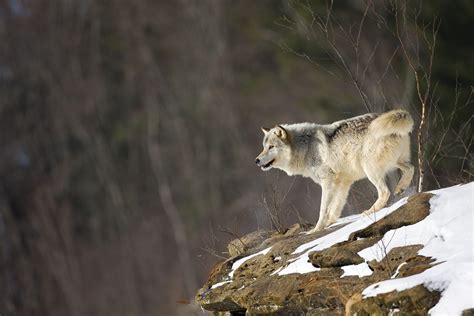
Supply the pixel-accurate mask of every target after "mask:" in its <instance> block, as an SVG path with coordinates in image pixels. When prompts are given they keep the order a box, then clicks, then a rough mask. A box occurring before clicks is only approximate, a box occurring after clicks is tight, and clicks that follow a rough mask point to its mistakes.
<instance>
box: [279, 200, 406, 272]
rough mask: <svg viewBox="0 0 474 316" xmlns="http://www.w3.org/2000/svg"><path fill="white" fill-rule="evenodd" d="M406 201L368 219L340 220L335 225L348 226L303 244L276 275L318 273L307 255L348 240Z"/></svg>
mask: <svg viewBox="0 0 474 316" xmlns="http://www.w3.org/2000/svg"><path fill="white" fill-rule="evenodd" d="M406 201H407V199H406V198H404V199H401V200H400V201H398V202H396V203H395V204H393V205H392V206H390V207H387V208H384V209H381V210H380V211H378V212H377V213H375V214H373V215H371V216H370V217H368V216H366V215H363V214H359V215H356V216H351V217H350V220H348V219H347V218H342V219H340V220H339V221H338V222H337V223H336V224H338V225H339V224H340V223H347V222H349V223H350V224H347V225H346V226H344V227H342V228H340V229H338V230H336V231H334V232H332V233H330V234H327V235H325V236H323V237H321V238H317V239H315V240H313V241H310V242H308V243H305V244H303V245H301V246H299V247H298V248H296V250H295V251H294V252H293V254H298V253H301V254H300V255H299V256H298V257H297V259H296V260H295V261H293V262H292V263H290V264H289V265H288V266H287V267H285V268H283V269H282V270H281V271H279V272H278V275H286V274H291V273H308V272H314V271H319V270H320V269H319V268H315V267H313V265H312V264H311V263H310V262H308V254H309V253H310V252H311V251H316V250H323V249H326V248H329V247H331V246H332V245H334V244H336V243H338V242H341V241H344V240H347V238H349V235H350V234H351V233H352V232H355V231H357V230H360V229H363V228H365V227H367V226H369V225H370V224H372V223H373V222H374V220H379V219H381V218H383V217H384V216H387V215H388V214H390V213H391V212H393V211H395V210H396V209H397V208H399V207H400V206H402V205H403V204H405V203H406Z"/></svg>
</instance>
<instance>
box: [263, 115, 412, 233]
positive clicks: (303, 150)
mask: <svg viewBox="0 0 474 316" xmlns="http://www.w3.org/2000/svg"><path fill="white" fill-rule="evenodd" d="M412 129H413V118H412V117H411V115H410V114H409V113H408V112H407V111H405V110H400V109H398V110H392V111H389V112H385V113H382V114H378V113H369V114H364V115H360V116H356V117H353V118H349V119H346V120H342V121H337V122H334V123H332V124H327V125H320V124H315V123H297V124H282V125H276V126H275V127H273V128H264V127H262V131H263V133H264V138H263V151H262V152H261V153H260V154H259V155H258V156H257V158H256V159H255V163H256V164H257V166H259V167H260V168H261V169H262V170H264V171H267V170H270V169H272V168H277V169H280V170H283V171H284V172H286V173H287V174H288V175H290V176H292V175H301V176H303V177H308V178H311V179H312V180H313V181H314V182H316V183H317V184H319V185H321V188H322V197H321V206H320V211H319V219H318V222H317V224H316V226H315V227H314V228H313V229H312V230H311V231H310V233H311V232H315V231H319V230H322V229H324V228H326V227H327V226H329V225H331V224H333V223H334V222H336V220H337V219H338V218H339V217H340V216H341V212H342V209H343V208H344V205H345V204H346V200H347V196H348V194H349V190H350V188H351V186H352V184H353V183H354V182H355V181H358V180H360V179H364V178H368V179H369V181H370V182H371V183H372V184H373V185H374V186H375V187H376V189H377V195H378V197H377V200H376V201H375V203H374V204H373V205H372V206H371V207H370V208H369V209H368V210H366V211H365V212H364V214H366V215H370V214H372V213H374V212H376V211H378V210H380V209H381V208H383V207H384V206H385V204H386V203H387V201H388V199H389V197H390V190H389V188H388V186H387V183H386V182H385V176H386V174H387V173H388V172H390V171H392V170H395V169H400V171H401V177H400V180H399V182H398V184H397V185H396V187H395V190H394V193H395V194H399V193H401V192H402V191H404V190H405V189H407V188H408V186H409V185H410V183H411V180H412V178H413V173H414V168H413V165H412V164H411V163H410V134H411V131H412Z"/></svg>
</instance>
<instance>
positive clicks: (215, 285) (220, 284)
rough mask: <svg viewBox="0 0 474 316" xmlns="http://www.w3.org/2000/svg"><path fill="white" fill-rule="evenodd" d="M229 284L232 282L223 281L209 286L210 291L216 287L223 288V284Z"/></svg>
mask: <svg viewBox="0 0 474 316" xmlns="http://www.w3.org/2000/svg"><path fill="white" fill-rule="evenodd" d="M230 282H232V281H224V282H218V283H215V284H213V285H212V286H211V289H215V288H216V287H219V286H223V285H224V284H226V283H230Z"/></svg>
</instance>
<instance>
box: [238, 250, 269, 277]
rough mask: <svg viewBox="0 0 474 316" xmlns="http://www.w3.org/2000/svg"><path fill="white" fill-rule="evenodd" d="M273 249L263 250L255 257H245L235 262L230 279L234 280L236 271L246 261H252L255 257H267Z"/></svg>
mask: <svg viewBox="0 0 474 316" xmlns="http://www.w3.org/2000/svg"><path fill="white" fill-rule="evenodd" d="M271 248H272V247H268V248H266V249H263V250H262V251H260V252H257V253H254V254H253V255H250V256H247V257H243V258H241V259H239V260H237V261H235V262H234V264H233V265H232V271H230V273H229V277H230V278H231V279H232V278H233V277H234V272H235V270H237V269H238V268H239V267H240V266H241V265H242V264H244V263H245V261H247V260H250V259H252V258H253V257H256V256H260V255H266V254H267V253H268V252H269V251H270V249H271Z"/></svg>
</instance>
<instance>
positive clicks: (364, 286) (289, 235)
mask: <svg viewBox="0 0 474 316" xmlns="http://www.w3.org/2000/svg"><path fill="white" fill-rule="evenodd" d="M473 205H474V182H471V183H469V184H466V185H459V186H454V187H450V188H445V189H441V190H437V191H431V192H427V193H419V194H415V195H413V196H410V197H408V198H404V199H402V200H400V201H398V202H397V203H395V204H394V205H392V206H390V207H388V208H385V209H382V210H380V211H379V212H377V213H376V214H374V217H372V218H368V217H366V216H363V215H355V216H350V217H346V218H341V219H340V220H339V221H338V222H337V223H336V224H334V225H332V226H331V227H329V228H328V229H326V230H325V231H323V232H319V233H315V234H307V233H306V232H305V231H307V230H308V229H309V227H303V226H302V225H299V224H296V225H294V226H293V227H291V228H290V229H289V230H287V231H286V232H285V233H284V234H278V233H276V232H268V231H257V232H254V233H251V234H249V235H247V236H244V237H242V238H240V239H238V240H234V241H232V242H231V243H230V244H229V253H230V254H231V258H229V259H227V260H225V261H223V262H220V263H218V264H217V265H216V266H215V267H214V268H213V269H212V271H211V273H210V275H209V278H208V281H207V282H206V284H204V286H203V287H202V288H201V289H200V290H199V291H198V293H197V295H196V301H197V302H198V304H200V305H201V306H202V307H203V308H205V309H207V310H210V311H230V312H231V314H235V315H239V314H244V313H245V312H247V314H250V315H301V314H305V315H340V314H344V313H345V314H346V315H354V314H357V315H372V314H382V315H387V314H390V315H394V314H396V312H398V313H400V314H402V315H403V314H407V313H409V314H411V315H424V314H430V315H473V314H474V296H473V289H474V259H473V257H474V256H473V252H474V243H473V229H474V227H473V226H474V223H473Z"/></svg>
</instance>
